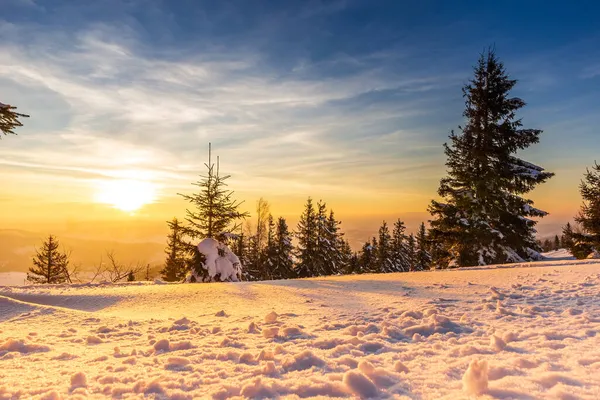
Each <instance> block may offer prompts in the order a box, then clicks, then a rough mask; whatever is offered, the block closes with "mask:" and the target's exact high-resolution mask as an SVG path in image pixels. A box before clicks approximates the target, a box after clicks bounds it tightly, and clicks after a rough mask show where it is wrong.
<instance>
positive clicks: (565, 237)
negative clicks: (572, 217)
mask: <svg viewBox="0 0 600 400" xmlns="http://www.w3.org/2000/svg"><path fill="white" fill-rule="evenodd" d="M560 241H561V243H562V247H563V248H565V249H567V250H572V249H573V245H574V242H573V227H572V226H571V223H570V222H567V225H565V226H564V227H563V229H562V237H561V239H560Z"/></svg>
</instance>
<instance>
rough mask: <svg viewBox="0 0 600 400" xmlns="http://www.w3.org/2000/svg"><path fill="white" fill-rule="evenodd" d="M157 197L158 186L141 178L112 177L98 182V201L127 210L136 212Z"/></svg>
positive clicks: (96, 197) (96, 198) (96, 196)
mask: <svg viewBox="0 0 600 400" xmlns="http://www.w3.org/2000/svg"><path fill="white" fill-rule="evenodd" d="M155 198H156V186H155V185H154V184H153V183H152V182H149V181H144V180H139V179H112V180H106V181H102V182H99V183H98V187H97V191H96V195H95V197H94V199H95V201H96V202H97V203H104V204H110V205H111V206H113V207H115V208H117V209H119V210H121V211H125V212H129V213H131V212H134V211H137V210H139V209H140V208H141V207H142V206H144V205H146V204H150V203H152V202H153V201H154V200H155Z"/></svg>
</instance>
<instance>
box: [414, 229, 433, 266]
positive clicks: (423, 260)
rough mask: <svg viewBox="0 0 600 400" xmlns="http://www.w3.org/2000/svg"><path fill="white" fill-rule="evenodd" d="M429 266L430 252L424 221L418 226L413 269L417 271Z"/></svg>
mask: <svg viewBox="0 0 600 400" xmlns="http://www.w3.org/2000/svg"><path fill="white" fill-rule="evenodd" d="M430 266H431V254H430V253H429V243H428V240H427V230H426V229H425V223H423V222H422V223H421V226H419V232H417V254H416V257H415V269H416V270H418V271H422V270H426V269H429V267H430Z"/></svg>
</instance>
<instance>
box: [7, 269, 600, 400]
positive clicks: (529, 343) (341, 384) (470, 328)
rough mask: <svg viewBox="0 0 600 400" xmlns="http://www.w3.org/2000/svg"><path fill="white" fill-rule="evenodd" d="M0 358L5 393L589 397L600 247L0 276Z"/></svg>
mask: <svg viewBox="0 0 600 400" xmlns="http://www.w3.org/2000/svg"><path fill="white" fill-rule="evenodd" d="M215 268H217V265H216V264H215ZM0 367H1V369H0V399H19V398H20V399H29V398H35V399H66V398H92V399H93V398H117V399H118V398H123V399H126V398H153V399H196V398H202V399H204V398H208V399H211V398H212V399H227V398H249V399H262V398H324V397H329V398H362V399H367V398H376V399H387V398H394V399H470V398H481V399H538V398H543V399H598V398H600V262H599V261H597V260H578V261H570V260H557V261H545V262H543V263H523V264H517V265H500V266H495V267H492V268H483V267H477V268H473V269H458V270H452V271H449V270H445V271H429V272H410V273H397V274H379V275H358V276H339V277H328V278H314V279H303V280H285V281H266V282H241V283H213V284H167V285H164V284H154V283H151V282H146V283H140V282H132V283H122V284H86V285H66V284H63V285H49V286H26V287H0Z"/></svg>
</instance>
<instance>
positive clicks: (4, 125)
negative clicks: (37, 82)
mask: <svg viewBox="0 0 600 400" xmlns="http://www.w3.org/2000/svg"><path fill="white" fill-rule="evenodd" d="M16 109H17V107H14V106H10V105H8V104H3V103H0V132H1V133H3V134H4V135H8V134H13V135H15V128H18V127H19V126H23V124H22V123H21V121H19V118H28V117H29V115H26V114H21V113H18V112H16V111H15V110H16ZM1 138H2V136H1V135H0V139H1Z"/></svg>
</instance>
